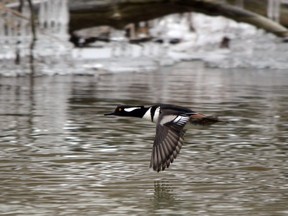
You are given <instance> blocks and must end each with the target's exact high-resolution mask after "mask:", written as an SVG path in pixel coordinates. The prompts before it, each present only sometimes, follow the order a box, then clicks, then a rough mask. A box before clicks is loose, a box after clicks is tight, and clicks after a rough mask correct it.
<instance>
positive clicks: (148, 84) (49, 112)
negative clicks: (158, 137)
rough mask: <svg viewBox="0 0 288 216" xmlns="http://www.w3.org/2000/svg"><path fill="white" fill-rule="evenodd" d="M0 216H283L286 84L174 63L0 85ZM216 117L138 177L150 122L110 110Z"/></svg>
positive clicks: (275, 74) (147, 150)
mask: <svg viewBox="0 0 288 216" xmlns="http://www.w3.org/2000/svg"><path fill="white" fill-rule="evenodd" d="M0 102H1V106H0V116H1V121H0V130H1V134H0V146H1V152H0V158H1V160H0V172H1V175H0V182H1V184H0V191H1V195H0V203H1V204H0V212H1V214H3V215H115V214H117V215H201V216H202V215H213V216H214V215H227V216H228V215H229V216H231V215H261V216H262V215H263V216H264V215H267V216H268V215H269V216H270V215H273V216H278V215H279V216H280V215H287V214H288V207H287V203H288V169H287V157H288V146H287V144H288V135H287V128H288V111H287V107H288V76H287V72H286V71H276V70H247V69H245V70H244V69H235V70H223V69H221V70H220V69H207V68H205V67H203V65H202V64H200V63H181V64H178V65H176V66H173V67H171V68H162V69H161V70H159V71H154V72H147V73H119V74H104V75H101V76H98V77H93V76H54V77H36V78H34V79H33V80H31V79H29V78H28V77H22V78H1V80H0ZM158 102H161V103H173V104H178V105H182V106H187V107H190V108H192V109H193V110H196V111H198V112H202V113H208V114H216V115H219V116H224V118H227V119H229V120H230V121H231V123H230V124H222V125H215V126H212V127H210V128H194V129H193V130H189V131H188V132H187V134H186V136H185V144H184V146H183V148H182V151H181V154H180V155H179V157H178V158H177V159H176V161H175V162H174V163H173V164H172V166H171V167H170V168H169V169H168V170H165V172H161V173H155V172H153V171H152V170H149V168H148V166H149V159H150V154H151V148H152V143H153V137H154V133H155V127H154V125H153V124H152V123H150V122H145V121H142V120H140V119H134V118H131V119H128V118H113V117H107V116H103V114H104V113H105V112H110V111H112V110H113V109H114V107H115V106H116V105H117V104H137V105H138V104H141V105H142V104H143V105H145V104H152V103H158Z"/></svg>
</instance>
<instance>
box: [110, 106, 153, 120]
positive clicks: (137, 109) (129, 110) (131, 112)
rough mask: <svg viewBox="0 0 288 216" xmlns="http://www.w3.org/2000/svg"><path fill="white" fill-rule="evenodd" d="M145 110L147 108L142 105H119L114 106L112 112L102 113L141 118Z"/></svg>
mask: <svg viewBox="0 0 288 216" xmlns="http://www.w3.org/2000/svg"><path fill="white" fill-rule="evenodd" d="M147 110H148V108H145V107H144V106H129V105H119V106H117V107H116V109H115V110H114V112H112V113H107V114H104V115H115V116H131V117H138V118H142V117H143V116H144V114H145V113H146V111H147Z"/></svg>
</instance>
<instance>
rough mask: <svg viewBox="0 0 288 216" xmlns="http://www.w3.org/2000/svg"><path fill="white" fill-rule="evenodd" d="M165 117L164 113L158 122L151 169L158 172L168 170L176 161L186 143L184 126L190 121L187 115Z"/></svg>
mask: <svg viewBox="0 0 288 216" xmlns="http://www.w3.org/2000/svg"><path fill="white" fill-rule="evenodd" d="M164 115H165V112H162V113H161V114H160V116H159V118H158V121H157V126H156V136H155V139H154V144H153V150H152V156H151V161H150V167H153V170H155V171H157V172H160V171H163V170H165V168H168V167H169V166H170V164H171V163H173V161H174V159H176V157H177V155H178V154H179V152H180V150H181V148H182V145H183V141H184V139H183V136H184V134H185V130H184V126H185V125H186V123H187V122H188V121H189V117H188V116H185V115H174V116H173V115H170V116H167V115H166V116H165V118H164V119H163V116H164ZM168 120H169V121H168Z"/></svg>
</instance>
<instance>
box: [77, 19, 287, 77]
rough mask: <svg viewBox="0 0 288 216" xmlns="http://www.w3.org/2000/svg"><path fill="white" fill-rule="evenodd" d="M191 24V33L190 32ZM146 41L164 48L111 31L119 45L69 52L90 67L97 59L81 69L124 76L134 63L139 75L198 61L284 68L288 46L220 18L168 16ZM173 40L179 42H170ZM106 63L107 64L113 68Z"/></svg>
mask: <svg viewBox="0 0 288 216" xmlns="http://www.w3.org/2000/svg"><path fill="white" fill-rule="evenodd" d="M191 25H192V26H193V28H194V29H195V31H191ZM150 36H152V37H153V38H157V39H161V40H162V41H163V43H162V44H157V43H155V41H151V42H147V43H143V44H142V45H141V46H140V45H134V44H129V43H128V42H127V39H125V37H124V33H122V35H121V33H120V32H119V31H115V32H114V33H113V32H112V35H111V37H112V38H113V37H115V38H117V40H118V42H113V43H109V44H103V43H102V45H101V44H99V43H95V44H94V45H96V46H100V48H87V49H85V48H84V49H74V51H73V58H75V59H86V60H88V61H90V62H91V61H93V59H94V60H95V59H97V63H96V64H94V63H90V64H89V63H88V64H86V65H85V67H86V68H89V67H90V68H102V69H104V70H106V71H107V72H119V71H122V70H121V69H120V68H122V67H123V70H124V71H125V70H128V71H137V62H138V64H139V71H142V70H141V69H143V64H142V63H143V61H144V60H145V62H146V64H147V65H149V67H150V66H151V65H153V66H152V68H154V67H157V66H163V65H164V66H167V65H171V64H174V63H177V62H179V61H191V60H202V61H204V62H205V63H206V65H207V66H209V67H220V68H272V69H287V68H288V54H287V53H288V52H287V51H288V43H284V42H283V41H282V40H281V39H279V38H277V37H275V36H274V35H272V34H268V33H266V32H264V31H262V30H258V29H256V28H255V27H253V26H251V25H248V24H244V23H237V22H235V21H233V20H229V19H227V18H224V17H209V16H206V15H203V14H196V13H194V14H192V16H191V15H190V16H187V14H184V15H178V14H177V15H170V16H167V17H163V18H160V19H157V20H154V21H153V24H152V28H151V29H150ZM176 39H177V40H178V41H179V43H177V44H171V43H170V42H171V41H172V40H176ZM225 40H226V41H225ZM223 41H224V45H223ZM101 46H103V47H101ZM107 59H110V60H112V62H113V65H114V66H113V67H111V65H110V63H109V61H107ZM127 59H130V61H129V60H128V61H127ZM148 62H149V63H148ZM129 67H131V68H130V69H129ZM149 67H148V68H149ZM150 68H151V67H150Z"/></svg>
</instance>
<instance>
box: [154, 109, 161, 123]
mask: <svg viewBox="0 0 288 216" xmlns="http://www.w3.org/2000/svg"><path fill="white" fill-rule="evenodd" d="M159 115H160V107H158V108H157V109H156V110H155V113H154V117H153V122H157V121H158V118H159Z"/></svg>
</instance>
